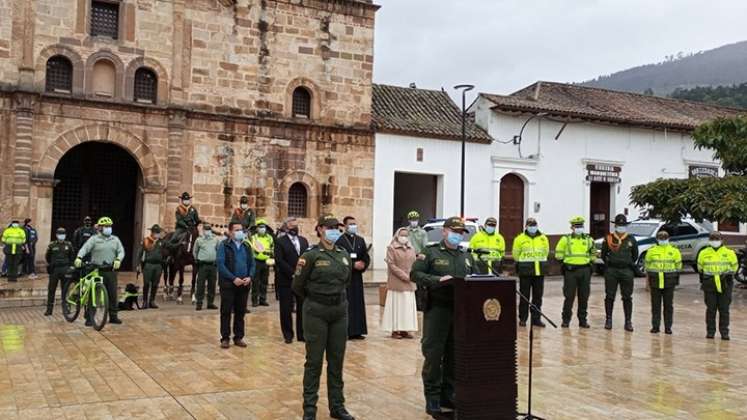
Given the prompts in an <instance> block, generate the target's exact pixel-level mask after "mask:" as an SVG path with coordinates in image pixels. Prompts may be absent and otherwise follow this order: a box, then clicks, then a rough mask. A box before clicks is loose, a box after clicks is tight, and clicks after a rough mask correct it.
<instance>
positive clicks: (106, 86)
mask: <svg viewBox="0 0 747 420" xmlns="http://www.w3.org/2000/svg"><path fill="white" fill-rule="evenodd" d="M116 74H117V71H116V70H115V68H114V64H112V62H111V61H109V60H99V61H97V62H96V64H94V65H93V84H92V87H93V93H94V94H95V95H97V96H105V97H109V98H111V97H114V86H115V85H116V80H117V76H116Z"/></svg>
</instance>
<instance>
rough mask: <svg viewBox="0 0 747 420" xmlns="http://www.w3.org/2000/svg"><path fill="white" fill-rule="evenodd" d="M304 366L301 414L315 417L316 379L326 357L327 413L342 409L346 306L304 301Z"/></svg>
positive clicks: (317, 392) (346, 339) (346, 337)
mask: <svg viewBox="0 0 747 420" xmlns="http://www.w3.org/2000/svg"><path fill="white" fill-rule="evenodd" d="M302 311H303V334H304V338H305V339H306V364H305V365H304V369H303V412H304V414H310V415H315V414H316V403H317V402H318V401H319V378H320V376H321V374H322V363H323V361H324V356H325V354H326V357H327V399H328V400H329V409H330V411H332V410H335V409H339V408H343V407H344V406H345V397H344V395H343V386H344V384H343V381H342V367H343V363H344V360H345V346H346V345H347V342H348V303H347V302H342V303H341V304H339V305H334V306H327V305H322V304H321V303H319V302H315V301H313V300H312V299H311V298H307V299H305V300H304V302H303V308H302Z"/></svg>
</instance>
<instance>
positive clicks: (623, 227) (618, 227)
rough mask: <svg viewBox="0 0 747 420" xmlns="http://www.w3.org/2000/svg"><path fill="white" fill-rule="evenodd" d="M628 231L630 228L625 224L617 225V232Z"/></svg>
mask: <svg viewBox="0 0 747 420" xmlns="http://www.w3.org/2000/svg"><path fill="white" fill-rule="evenodd" d="M627 231H628V228H626V227H625V226H615V232H617V233H625V232H627Z"/></svg>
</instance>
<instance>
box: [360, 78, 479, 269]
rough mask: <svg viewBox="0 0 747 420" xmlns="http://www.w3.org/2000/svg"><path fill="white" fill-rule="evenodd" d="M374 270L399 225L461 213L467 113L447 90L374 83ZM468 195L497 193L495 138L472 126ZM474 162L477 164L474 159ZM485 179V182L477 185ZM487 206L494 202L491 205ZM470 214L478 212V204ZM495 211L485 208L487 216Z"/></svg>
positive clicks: (379, 264) (467, 146) (468, 163)
mask: <svg viewBox="0 0 747 420" xmlns="http://www.w3.org/2000/svg"><path fill="white" fill-rule="evenodd" d="M373 120H374V127H375V130H376V137H375V142H376V152H375V158H374V159H375V160H374V162H375V164H374V220H373V227H374V229H373V249H374V251H373V258H374V268H377V269H378V268H385V267H386V265H385V264H384V257H385V249H386V246H387V245H388V244H389V241H390V240H391V238H392V235H393V233H394V230H395V228H396V227H400V226H405V225H406V222H407V220H406V215H407V213H408V212H409V211H410V210H417V211H418V212H420V214H421V216H422V220H427V219H429V218H433V217H443V216H444V215H457V214H459V204H460V203H459V197H460V179H461V176H460V173H461V150H462V149H461V147H462V146H461V135H462V128H461V127H462V125H461V124H462V122H461V110H460V109H459V108H458V107H457V106H456V105H455V104H454V102H452V101H451V99H450V98H449V95H448V94H447V93H445V92H442V91H433V90H424V89H413V88H402V87H395V86H386V85H374V89H373ZM466 150H467V153H466V156H468V159H467V168H466V179H468V180H470V181H471V182H470V183H469V184H468V185H467V188H466V193H465V196H466V197H468V199H469V197H477V196H485V195H491V194H492V192H491V188H492V187H491V181H490V177H489V175H487V174H489V172H490V159H489V154H490V137H489V136H488V135H487V133H486V132H485V131H484V130H482V129H480V128H479V127H475V126H474V124H473V123H471V124H470V129H469V131H468V143H467V145H466ZM473 158H474V160H473ZM477 180H479V182H478V181H477ZM485 204H488V203H487V201H486V202H485ZM467 209H468V211H474V212H475V213H470V214H478V212H477V209H475V208H474V207H473V203H470V204H469V206H467ZM488 212H490V208H489V207H486V208H484V209H480V211H479V214H487V213H488Z"/></svg>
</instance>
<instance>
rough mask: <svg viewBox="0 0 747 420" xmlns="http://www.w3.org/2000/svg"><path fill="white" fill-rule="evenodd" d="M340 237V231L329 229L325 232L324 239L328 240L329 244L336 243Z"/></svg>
mask: <svg viewBox="0 0 747 420" xmlns="http://www.w3.org/2000/svg"><path fill="white" fill-rule="evenodd" d="M340 236H342V232H340V229H327V230H325V231H324V239H326V240H327V242H331V243H335V242H337V240H338V239H340Z"/></svg>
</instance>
